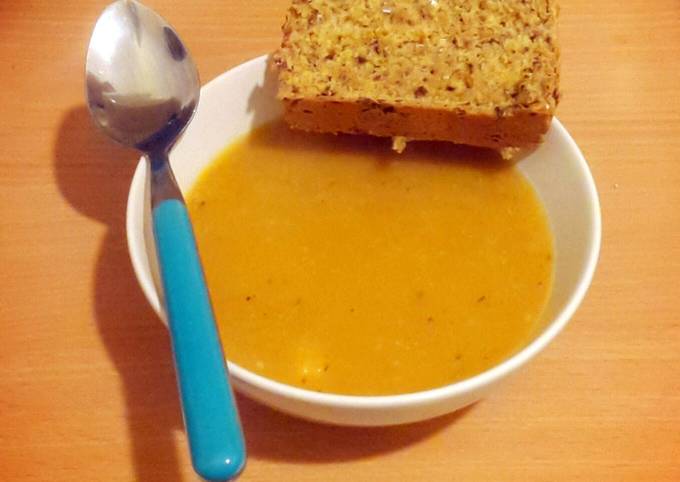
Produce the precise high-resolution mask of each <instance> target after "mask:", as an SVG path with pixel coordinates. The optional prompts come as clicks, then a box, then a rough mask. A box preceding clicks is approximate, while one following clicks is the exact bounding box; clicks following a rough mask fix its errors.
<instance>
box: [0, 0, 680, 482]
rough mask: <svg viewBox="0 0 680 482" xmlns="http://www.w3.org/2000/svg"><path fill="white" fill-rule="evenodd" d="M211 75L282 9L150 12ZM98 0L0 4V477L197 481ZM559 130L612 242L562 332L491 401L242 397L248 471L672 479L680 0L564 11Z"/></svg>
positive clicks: (157, 2)
mask: <svg viewBox="0 0 680 482" xmlns="http://www.w3.org/2000/svg"><path fill="white" fill-rule="evenodd" d="M148 3H149V4H150V6H152V7H154V8H155V9H157V10H158V11H159V12H161V13H162V14H163V15H164V16H165V17H166V18H168V19H169V20H170V22H171V23H173V24H174V25H175V27H176V28H177V29H178V31H179V32H180V34H181V35H182V37H183V38H184V39H185V40H186V42H187V44H188V46H189V48H190V50H191V51H192V53H193V55H194V57H195V59H196V62H197V64H198V67H199V70H200V72H201V76H202V78H203V79H204V80H208V79H211V78H213V77H214V76H216V75H217V74H219V73H221V72H222V71H224V70H226V69H228V68H230V67H232V66H234V65H236V64H238V63H240V62H242V61H244V60H246V59H249V58H251V57H254V56H256V55H259V54H262V53H265V52H269V51H271V50H273V49H274V48H276V46H277V43H278V40H279V25H280V23H281V21H282V18H283V16H284V12H285V9H286V3H287V0H277V1H274V2H271V1H257V0H231V1H228V0H196V1H180V0H153V1H149V2H148ZM105 4H106V0H103V1H99V0H97V1H95V0H73V1H69V2H65V1H54V0H0V99H1V100H0V213H1V214H2V215H1V216H0V273H1V274H0V276H2V287H1V288H0V480H3V481H4V480H6V481H10V480H33V481H45V480H51V481H67V480H69V481H70V480H73V481H76V480H77V481H85V480H86V481H99V480H101V481H134V480H137V481H142V482H146V481H166V482H175V481H186V480H194V476H193V475H192V470H191V466H190V463H189V460H188V457H187V446H186V438H185V436H184V433H183V431H182V422H181V417H180V408H179V405H178V400H177V393H176V388H175V381H174V374H173V369H172V365H171V362H170V347H169V343H168V336H167V334H166V331H165V329H164V328H163V326H162V325H161V323H160V322H159V320H158V319H157V318H156V316H155V315H154V314H153V312H152V311H151V309H150V308H149V307H148V306H147V303H146V302H145V300H144V298H143V296H142V293H141V291H140V289H139V288H138V286H137V283H136V281H135V279H134V277H133V273H132V269H131V267H130V263H129V260H128V255H127V248H126V242H125V226H124V213H125V202H126V195H127V190H128V186H129V182H130V179H131V175H132V171H133V169H134V166H135V159H136V158H137V154H135V153H134V152H131V151H128V150H124V149H122V148H119V147H116V146H114V145H112V144H111V143H109V142H107V141H105V140H104V139H103V138H102V136H101V135H100V134H98V133H97V132H95V131H94V130H93V127H92V125H91V124H90V121H89V118H88V114H87V112H86V110H85V106H84V100H83V68H84V67H83V62H84V56H85V50H86V47H87V41H88V37H89V34H90V32H91V29H92V27H93V23H94V21H95V19H96V18H97V16H98V14H99V12H100V11H101V10H102V8H103V7H104V6H105ZM560 26H561V32H560V33H561V43H562V52H563V65H562V67H563V68H562V72H563V75H562V77H563V81H562V90H563V94H564V95H563V101H562V103H561V105H560V107H559V112H558V113H559V118H560V119H561V120H562V121H563V122H564V124H565V125H566V126H567V128H568V129H569V130H570V132H571V133H572V135H573V136H574V138H575V139H576V141H577V142H578V143H579V145H580V146H581V148H582V149H583V152H584V154H585V156H586V158H587V159H588V160H589V162H590V165H591V167H592V170H593V173H594V176H595V179H596V182H597V184H598V187H599V191H600V195H601V202H602V213H603V222H604V237H603V246H602V253H601V258H600V263H599V267H598V270H597V273H596V276H595V280H594V283H593V285H592V288H591V290H590V292H589V293H588V296H587V297H586V300H585V302H584V303H583V305H582V307H581V308H580V309H579V311H578V313H577V314H576V316H575V317H574V318H573V320H572V322H571V324H570V325H569V326H568V328H567V329H566V331H565V332H564V333H563V334H562V335H561V336H560V337H558V338H557V340H555V341H554V342H553V343H552V344H551V345H550V346H549V348H548V349H547V350H546V351H545V352H544V353H543V354H541V355H540V356H539V357H538V358H537V359H535V360H534V361H532V362H531V363H530V364H529V365H528V366H527V367H526V368H525V369H524V370H522V371H521V372H520V373H519V374H517V375H515V376H514V377H513V378H511V379H510V380H509V381H508V382H507V383H505V384H504V385H503V386H501V388H500V389H499V390H497V391H496V392H494V393H493V394H492V395H491V396H490V397H489V398H487V399H486V400H484V401H482V402H480V403H478V404H476V405H474V406H473V407H471V408H469V409H466V410H463V411H461V412H459V413H457V414H453V415H450V416H446V417H443V418H440V419H437V420H433V421H430V422H425V423H421V424H416V425H411V426H403V427H393V428H382V429H351V428H338V427H325V426H321V425H315V424H312V423H308V422H303V421H300V420H296V419H293V418H290V417H287V416H284V415H280V414H278V413H275V412H274V411H272V410H270V409H268V408H265V407H263V406H260V405H258V404H256V403H254V402H252V401H249V400H247V399H245V398H239V405H240V409H241V413H242V415H243V423H244V427H245V432H246V436H247V439H248V449H249V454H250V461H249V465H248V467H247V471H246V472H245V474H244V475H243V477H242V480H244V481H250V480H252V481H269V480H272V481H279V480H289V481H333V480H336V481H340V480H351V481H393V480H407V479H408V480H428V481H439V480H442V481H453V480H456V481H517V482H519V481H522V482H524V481H550V482H553V481H574V480H579V481H615V482H625V481H633V480H634V481H645V482H661V481H669V482H670V481H678V480H680V306H679V300H678V295H679V294H680V208H678V205H680V187H679V186H680V3H679V2H678V0H627V1H625V2H620V1H618V0H600V1H597V2H593V1H591V0H563V1H562V12H561V23H560Z"/></svg>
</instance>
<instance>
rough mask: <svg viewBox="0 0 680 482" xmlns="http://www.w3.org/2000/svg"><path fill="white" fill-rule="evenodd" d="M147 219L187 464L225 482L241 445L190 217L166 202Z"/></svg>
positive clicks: (238, 465) (237, 464)
mask: <svg viewBox="0 0 680 482" xmlns="http://www.w3.org/2000/svg"><path fill="white" fill-rule="evenodd" d="M152 216H153V228H154V236H155V239H156V249H157V251H158V260H159V264H160V270H161V278H162V280H163V290H164V295H165V306H166V311H167V314H168V322H169V325H170V334H171V338H172V348H173V354H174V357H175V367H176V370H177V380H178V384H179V392H180V397H181V400H182V410H183V412H184V425H185V427H186V432H187V436H188V439H189V449H190V451H191V459H192V463H193V465H194V469H195V470H196V472H197V473H198V474H199V475H200V476H201V477H203V478H204V479H207V480H210V481H224V480H229V479H232V478H234V477H236V476H237V475H238V474H239V472H240V471H241V470H242V469H243V466H244V464H245V460H246V453H245V444H244V440H243V432H242V430H241V424H240V421H239V417H238V412H237V409H236V403H235V400H234V395H233V392H232V390H231V386H230V384H229V375H228V373H227V367H226V363H225V358H224V354H223V352H222V346H221V344H220V340H219V336H218V332H217V328H216V326H215V317H214V314H213V310H212V305H211V303H210V297H209V295H208V290H207V287H206V283H205V277H204V275H203V269H202V268H201V262H200V259H199V257H198V251H197V249H196V241H195V239H194V233H193V229H192V227H191V222H190V220H189V214H188V212H187V208H186V205H185V204H184V202H183V200H181V199H165V200H162V201H160V202H159V203H158V204H156V205H155V206H154V207H153V213H152Z"/></svg>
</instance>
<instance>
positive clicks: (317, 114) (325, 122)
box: [283, 98, 552, 149]
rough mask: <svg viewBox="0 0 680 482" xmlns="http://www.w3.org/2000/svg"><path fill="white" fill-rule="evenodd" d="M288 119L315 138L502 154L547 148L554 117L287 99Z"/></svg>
mask: <svg viewBox="0 0 680 482" xmlns="http://www.w3.org/2000/svg"><path fill="white" fill-rule="evenodd" d="M283 103H284V119H285V121H286V122H287V123H288V124H289V125H290V126H291V127H293V128H295V129H301V130H305V131H310V132H332V133H340V132H344V133H351V134H370V135H374V136H380V137H400V136H402V137H406V138H407V139H409V140H436V141H450V142H454V143H457V144H469V145H473V146H480V147H489V148H493V149H502V148H506V147H528V146H533V145H536V144H538V143H540V142H541V139H542V136H543V134H545V133H546V132H547V130H548V128H549V127H550V122H551V119H552V114H550V113H548V112H537V111H529V110H517V111H514V112H512V113H507V112H505V113H503V114H502V115H482V114H470V113H467V112H465V111H464V110H462V109H453V110H449V109H437V108H423V107H420V106H409V105H403V104H390V103H385V102H377V101H373V100H370V99H360V100H356V101H342V100H337V99H332V100H331V99H324V98H314V99H304V98H299V99H283Z"/></svg>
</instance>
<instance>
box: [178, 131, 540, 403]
mask: <svg viewBox="0 0 680 482" xmlns="http://www.w3.org/2000/svg"><path fill="white" fill-rule="evenodd" d="M187 201H188V204H189V209H190V213H191V217H192V219H193V223H194V227H195V230H196V236H197V239H198V245H199V250H200V253H201V257H202V259H203V264H204V266H205V271H206V276H207V279H208V285H209V288H210V291H211V295H212V299H213V303H214V307H215V311H216V314H217V319H218V324H219V327H220V332H221V336H222V339H223V343H224V347H225V351H226V353H227V356H228V358H229V359H230V360H232V361H233V362H235V363H237V364H238V365H241V366H243V367H244V368H247V369H249V370H251V371H254V372H256V373H259V374H261V375H264V376H267V377H269V378H272V379H275V380H279V381H281V382H285V383H288V384H291V385H296V386H299V387H304V388H308V389H312V390H318V391H324V392H333V393H343V394H361V395H368V394H372V395H378V394H380V395H382V394H396V393H404V392H412V391H417V390H423V389H428V388H433V387H438V386H442V385H445V384H448V383H451V382H453V381H456V380H460V379H463V378H466V377H469V376H471V375H474V374H477V373H480V372H482V371H484V370H485V369H487V368H489V367H491V366H493V365H495V364H496V363H498V362H499V361H501V360H503V359H505V358H507V357H508V356H510V355H511V354H512V353H513V352H515V351H517V350H518V349H520V348H521V347H522V346H524V345H525V344H526V343H527V342H528V341H529V339H530V338H531V336H532V335H533V334H534V333H535V330H536V329H537V326H538V323H539V319H540V314H541V311H542V309H543V307H544V305H545V303H546V301H547V298H548V295H549V292H550V287H551V282H552V271H553V252H552V249H553V248H552V237H551V233H550V230H549V227H548V222H547V218H546V215H545V213H544V210H543V207H542V205H541V203H540V201H539V199H538V198H537V196H536V194H535V192H534V190H533V188H532V187H531V185H530V184H529V183H528V182H527V181H526V180H525V178H524V177H523V176H522V174H521V173H520V172H519V171H517V170H516V169H515V168H514V167H512V166H510V165H507V164H505V163H503V162H502V161H501V160H500V159H499V158H498V157H497V156H496V155H495V153H493V152H491V151H481V150H473V149H467V148H462V147H455V146H449V145H445V144H434V143H432V144H430V143H421V144H409V146H408V149H406V151H405V152H404V153H403V154H395V153H393V152H392V151H391V150H390V149H389V144H388V142H387V141H385V140H379V139H371V138H365V137H355V136H347V137H344V136H338V137H335V136H325V135H313V134H302V133H297V132H292V131H290V130H288V128H287V127H285V126H284V125H282V124H279V123H274V124H270V125H267V126H265V127H262V128H260V129H259V130H256V131H255V132H253V133H251V134H250V135H248V136H247V137H244V138H241V139H240V140H238V141H236V142H235V143H234V144H233V145H231V146H230V147H229V148H228V149H227V150H225V151H224V153H223V154H221V155H220V156H219V157H218V158H217V159H216V160H215V161H214V162H212V163H211V165H210V166H209V167H208V168H207V169H206V170H205V172H203V173H202V174H201V176H200V177H199V179H198V181H197V182H196V184H195V185H194V186H193V188H192V190H191V192H190V193H189V195H188V197H187Z"/></svg>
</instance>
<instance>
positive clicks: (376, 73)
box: [276, 0, 559, 117]
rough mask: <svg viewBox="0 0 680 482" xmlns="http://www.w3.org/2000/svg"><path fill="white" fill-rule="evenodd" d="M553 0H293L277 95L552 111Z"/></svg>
mask: <svg viewBox="0 0 680 482" xmlns="http://www.w3.org/2000/svg"><path fill="white" fill-rule="evenodd" d="M556 17H557V4H556V1H555V0H469V1H464V0H293V4H292V6H291V8H290V10H289V12H288V15H287V18H286V21H285V24H284V26H283V42H282V45H281V49H280V50H279V52H278V53H277V56H276V61H277V64H278V66H279V81H280V87H279V98H281V99H284V100H294V99H318V100H324V99H327V100H331V101H332V100H339V101H343V102H359V101H365V100H366V99H370V100H372V101H375V102H378V103H382V104H402V105H405V106H412V107H422V108H428V109H446V110H451V109H462V110H463V111H464V112H465V113H467V114H473V115H474V114H481V115H495V116H497V117H501V116H508V115H512V114H513V113H515V112H516V111H518V110H521V111H530V112H540V113H545V114H552V113H553V111H554V109H555V107H556V104H557V100H558V96H559V94H558V90H557V86H558V77H559V73H558V56H559V53H558V49H557V44H556V38H555V35H556Z"/></svg>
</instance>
